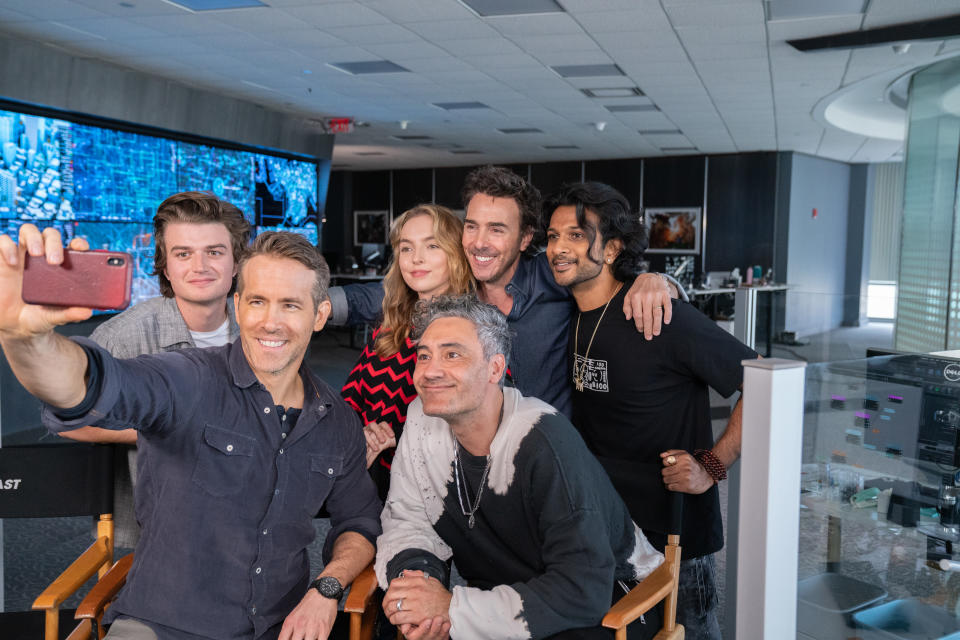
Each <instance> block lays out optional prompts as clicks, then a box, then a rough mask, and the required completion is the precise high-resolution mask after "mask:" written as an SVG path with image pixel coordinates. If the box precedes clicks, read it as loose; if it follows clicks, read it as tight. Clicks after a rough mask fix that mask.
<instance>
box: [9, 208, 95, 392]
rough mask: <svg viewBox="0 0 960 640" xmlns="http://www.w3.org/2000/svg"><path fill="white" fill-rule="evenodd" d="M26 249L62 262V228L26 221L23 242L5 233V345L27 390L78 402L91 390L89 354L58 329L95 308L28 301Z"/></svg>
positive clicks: (50, 262) (52, 260)
mask: <svg viewBox="0 0 960 640" xmlns="http://www.w3.org/2000/svg"><path fill="white" fill-rule="evenodd" d="M78 248H79V247H78ZM27 253H29V254H30V256H31V257H33V258H41V259H42V258H45V259H46V260H47V262H48V263H49V264H60V263H62V262H63V245H62V244H61V238H60V233H59V232H58V231H57V230H56V229H52V228H48V229H44V231H43V233H41V232H40V230H39V229H37V227H35V226H34V225H32V224H25V225H23V226H21V227H20V234H19V243H15V242H14V241H13V239H12V238H10V236H7V235H0V347H2V348H3V352H4V354H5V355H6V357H7V361H8V362H9V363H10V367H11V369H13V373H14V375H15V376H16V377H17V379H18V380H19V381H20V383H21V384H22V385H23V386H24V387H25V388H26V389H27V391H29V392H30V393H31V394H33V395H34V396H36V397H37V398H39V399H40V400H42V401H43V402H46V403H47V404H50V405H53V406H55V407H60V408H68V407H73V406H76V405H78V404H80V402H82V401H83V398H84V396H85V395H86V380H85V377H86V372H87V356H86V354H85V353H84V351H83V349H82V348H80V347H79V346H77V345H76V344H74V343H73V342H71V341H70V340H68V339H66V338H64V337H63V336H61V335H59V334H57V333H54V331H53V330H54V328H55V327H57V326H60V325H64V324H68V323H70V322H79V321H81V320H86V319H87V318H89V317H90V315H91V313H92V311H91V310H90V309H85V308H82V307H66V308H65V307H46V306H39V305H31V304H27V303H25V302H24V301H23V298H22V296H21V294H22V288H23V267H24V262H25V257H26V254H27Z"/></svg>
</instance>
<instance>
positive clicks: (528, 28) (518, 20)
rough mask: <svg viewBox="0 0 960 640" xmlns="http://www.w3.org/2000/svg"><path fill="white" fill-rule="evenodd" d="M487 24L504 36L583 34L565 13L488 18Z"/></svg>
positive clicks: (574, 21) (580, 28)
mask: <svg viewBox="0 0 960 640" xmlns="http://www.w3.org/2000/svg"><path fill="white" fill-rule="evenodd" d="M486 22H487V24H489V25H490V26H491V27H493V28H494V29H496V30H497V31H499V32H500V33H502V34H503V35H505V36H510V37H515V36H528V35H535V36H547V35H557V36H561V35H570V34H577V33H583V28H582V27H581V26H580V25H579V24H577V21H576V20H574V19H573V18H572V17H570V16H569V15H567V14H565V13H548V14H539V15H527V16H504V17H498V18H488V19H487V21H486Z"/></svg>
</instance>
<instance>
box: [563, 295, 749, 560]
mask: <svg viewBox="0 0 960 640" xmlns="http://www.w3.org/2000/svg"><path fill="white" fill-rule="evenodd" d="M629 287H630V283H624V285H623V287H621V289H620V291H619V293H617V295H616V296H615V297H614V298H613V300H612V301H611V302H610V305H609V308H608V309H607V312H606V314H603V319H602V321H601V320H600V317H601V314H602V312H603V307H602V306H601V307H599V308H597V309H594V310H591V311H587V312H584V313H583V314H580V322H579V335H578V337H577V340H576V344H577V352H578V353H577V354H576V355H575V356H574V355H573V354H574V335H575V333H576V331H577V314H576V313H575V314H574V316H573V321H572V322H571V323H570V342H569V348H568V354H570V356H571V361H570V363H569V364H568V371H569V372H570V375H571V378H573V377H574V376H575V373H577V372H579V371H580V369H581V367H584V354H585V352H586V350H587V345H588V343H589V342H590V337H591V334H593V332H594V328H595V327H596V328H597V329H596V335H595V336H594V337H593V344H592V346H591V347H590V352H589V360H587V361H586V365H585V368H584V371H583V378H584V388H583V391H578V390H577V389H576V388H575V387H574V391H573V423H574V424H575V425H576V426H577V428H578V429H579V430H580V432H581V434H582V435H583V438H584V440H586V442H587V446H589V447H590V449H591V450H592V451H593V453H594V454H595V455H596V456H597V458H598V459H599V460H600V463H601V464H602V465H603V467H604V468H605V469H606V470H607V473H608V474H609V475H610V479H611V480H612V481H613V485H614V486H615V487H616V488H617V491H618V492H619V493H620V496H621V497H622V498H623V501H624V502H626V504H627V507H628V508H629V510H630V515H631V516H632V517H633V520H634V522H636V523H637V524H638V525H639V526H640V528H642V529H643V531H644V533H646V534H647V537H648V538H649V539H650V542H651V543H652V544H653V546H655V547H656V548H657V549H659V550H662V549H663V547H664V545H665V543H666V533H667V531H666V529H667V523H668V511H667V507H668V499H667V498H668V495H667V491H666V489H665V488H664V485H663V479H662V476H661V469H662V468H663V463H662V462H661V460H660V452H661V451H666V450H667V449H684V450H686V451H689V452H691V453H692V452H693V451H694V450H695V449H710V448H711V447H712V446H713V433H712V429H711V424H710V396H709V391H708V387H713V388H714V389H716V390H717V391H718V392H719V393H720V394H722V395H723V396H724V397H729V396H730V395H732V394H733V393H734V392H735V391H736V390H737V389H738V388H739V387H740V385H741V383H742V381H743V366H742V365H741V364H740V363H741V361H743V360H747V359H753V358H756V357H757V354H756V352H755V351H753V350H752V349H750V348H748V347H746V346H745V345H744V344H743V343H741V342H740V341H739V340H737V339H736V338H734V337H733V336H731V335H730V334H729V333H727V332H726V331H724V330H723V329H721V328H720V327H718V326H717V324H716V323H715V322H713V321H711V320H710V319H709V318H707V317H706V316H704V315H703V314H702V313H700V312H699V311H698V310H697V309H695V308H694V307H693V306H691V305H689V304H687V303H685V302H682V301H680V300H674V302H673V320H672V321H671V323H670V324H669V325H664V326H663V331H662V332H661V334H660V335H659V336H658V337H656V338H654V339H653V340H649V341H648V340H646V339H644V337H643V334H641V333H638V332H637V329H636V327H635V326H634V324H633V321H632V320H627V319H626V318H624V316H623V313H622V311H621V309H622V308H623V300H624V296H625V295H626V292H627V290H628V289H629ZM598 321H599V322H600V326H599V327H597V322H598ZM682 526H683V529H682V532H681V538H680V544H681V545H682V546H683V556H684V558H696V557H699V556H702V555H706V554H708V553H713V552H716V551H718V550H720V549H721V548H722V547H723V524H722V521H721V517H720V501H719V497H718V492H717V487H716V485H714V486H713V487H711V488H710V489H709V490H708V491H707V492H706V493H703V494H701V495H689V494H688V495H685V496H684V511H683V523H682Z"/></svg>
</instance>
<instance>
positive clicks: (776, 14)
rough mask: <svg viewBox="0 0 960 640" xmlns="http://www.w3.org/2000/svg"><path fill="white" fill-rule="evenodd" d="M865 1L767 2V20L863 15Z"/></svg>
mask: <svg viewBox="0 0 960 640" xmlns="http://www.w3.org/2000/svg"><path fill="white" fill-rule="evenodd" d="M866 3H867V0H767V1H766V2H764V7H765V8H766V10H767V20H797V19H800V18H823V17H828V16H850V15H857V14H860V13H863V9H864V7H865V6H866Z"/></svg>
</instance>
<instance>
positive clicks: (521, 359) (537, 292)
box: [330, 253, 573, 418]
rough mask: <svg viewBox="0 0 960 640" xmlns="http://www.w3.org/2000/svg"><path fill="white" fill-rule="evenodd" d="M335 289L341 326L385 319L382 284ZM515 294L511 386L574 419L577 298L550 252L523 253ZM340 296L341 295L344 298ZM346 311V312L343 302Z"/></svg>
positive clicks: (513, 280) (336, 313)
mask: <svg viewBox="0 0 960 640" xmlns="http://www.w3.org/2000/svg"><path fill="white" fill-rule="evenodd" d="M333 289H334V290H332V291H331V294H330V299H331V301H333V302H334V311H333V316H334V317H336V318H337V319H338V320H339V321H340V322H341V323H343V322H346V323H348V324H357V323H360V322H367V323H371V324H372V323H376V322H379V321H380V318H381V317H382V310H381V307H382V303H383V287H382V285H381V283H379V282H378V283H375V284H353V285H347V286H346V287H343V289H342V293H341V291H340V290H337V287H334V288H333ZM506 290H507V293H509V294H510V295H511V296H513V308H512V309H510V313H509V314H508V315H507V323H508V324H509V325H510V329H511V330H512V331H513V334H514V335H513V349H512V352H511V354H510V361H509V367H510V376H511V379H512V381H513V386H515V387H517V389H519V390H520V392H521V393H522V394H523V395H525V396H528V397H532V398H540V399H541V400H543V401H544V402H547V403H549V404H551V405H553V406H554V407H556V408H557V410H559V411H560V412H561V413H562V414H563V415H565V416H567V417H568V418H569V417H570V415H571V411H572V408H571V407H572V405H571V404H570V391H571V390H570V385H571V384H572V381H573V373H572V369H569V370H568V367H567V334H568V332H569V327H570V314H571V312H572V311H573V297H572V296H571V295H570V291H569V290H568V289H567V288H566V287H561V286H560V285H558V284H557V281H556V280H554V278H553V273H552V272H551V271H550V263H549V262H547V254H545V253H540V254H538V255H536V256H527V255H521V256H520V259H519V261H518V263H517V271H516V273H514V274H513V278H511V279H510V283H509V284H507V286H506ZM341 296H342V297H341ZM338 300H342V301H343V303H345V304H346V306H347V309H343V303H341V304H336V303H337V301H338Z"/></svg>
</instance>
